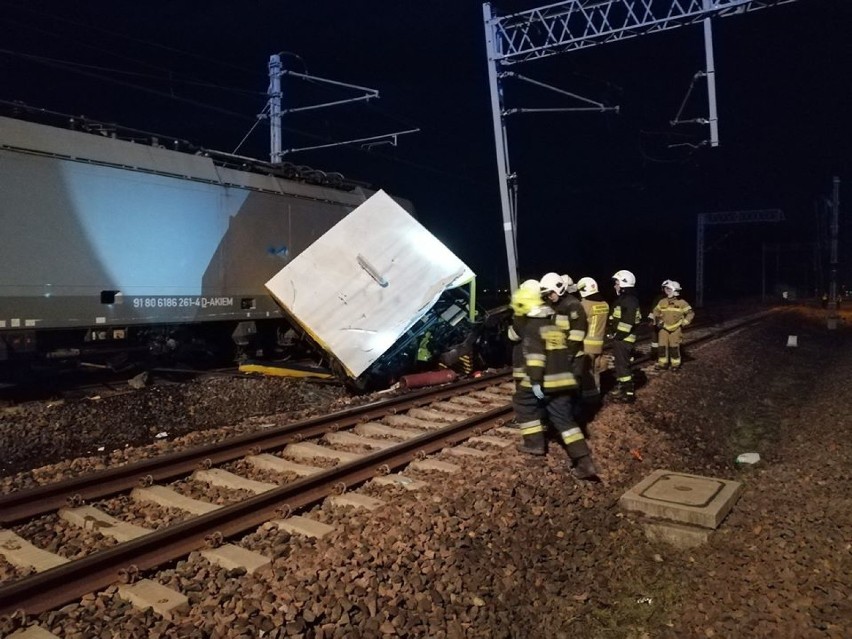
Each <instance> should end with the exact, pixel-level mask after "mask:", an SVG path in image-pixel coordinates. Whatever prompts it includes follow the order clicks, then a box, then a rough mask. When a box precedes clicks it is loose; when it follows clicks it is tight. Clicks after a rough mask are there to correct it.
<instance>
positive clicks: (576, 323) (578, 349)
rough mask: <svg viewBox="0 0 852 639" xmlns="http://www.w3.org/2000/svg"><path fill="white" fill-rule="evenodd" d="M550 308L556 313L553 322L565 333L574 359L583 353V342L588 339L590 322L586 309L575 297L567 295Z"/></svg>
mask: <svg viewBox="0 0 852 639" xmlns="http://www.w3.org/2000/svg"><path fill="white" fill-rule="evenodd" d="M550 307H551V308H552V309H553V312H554V313H555V315H554V318H553V321H554V323H555V324H556V326H558V327H559V328H561V329H562V330H563V331H565V337H566V338H567V340H568V346H567V348H568V351H569V353H570V354H571V356H572V357H575V356H577V355H579V354H581V353H582V352H583V340H584V339H586V331H587V330H588V328H589V322H588V319H587V317H586V309H584V308H583V305H582V304H581V303H580V300H578V299H577V298H576V297H574V296H573V295H571V294H570V293H569V294H566V295H563V296H562V297H561V298H559V301H558V302H556V303H555V304H551V305H550Z"/></svg>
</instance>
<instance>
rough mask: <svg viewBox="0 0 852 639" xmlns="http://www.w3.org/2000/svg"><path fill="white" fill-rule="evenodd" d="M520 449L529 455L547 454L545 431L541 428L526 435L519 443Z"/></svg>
mask: <svg viewBox="0 0 852 639" xmlns="http://www.w3.org/2000/svg"><path fill="white" fill-rule="evenodd" d="M518 450H519V451H520V452H522V453H526V454H527V455H537V456H541V455H545V454H547V448H546V447H545V437H544V431H541V430H540V431H539V432H537V433H532V434H530V435H524V437H523V439H522V440H521V443H520V444H518Z"/></svg>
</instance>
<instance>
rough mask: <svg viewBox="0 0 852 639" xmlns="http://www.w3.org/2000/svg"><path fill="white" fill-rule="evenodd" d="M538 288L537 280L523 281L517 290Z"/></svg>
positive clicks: (536, 289)
mask: <svg viewBox="0 0 852 639" xmlns="http://www.w3.org/2000/svg"><path fill="white" fill-rule="evenodd" d="M666 281H668V280H666ZM540 287H541V285H540V284H539V283H538V280H524V281H523V282H522V283H521V285H520V286H519V287H518V288H522V289H524V290H526V291H538V290H539V289H540Z"/></svg>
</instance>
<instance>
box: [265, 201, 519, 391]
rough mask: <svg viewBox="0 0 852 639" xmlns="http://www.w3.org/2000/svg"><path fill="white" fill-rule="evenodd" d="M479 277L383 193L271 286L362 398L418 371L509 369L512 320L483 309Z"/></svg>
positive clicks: (281, 274)
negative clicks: (505, 340)
mask: <svg viewBox="0 0 852 639" xmlns="http://www.w3.org/2000/svg"><path fill="white" fill-rule="evenodd" d="M475 282H476V276H475V274H474V272H473V271H472V270H471V269H470V268H469V267H468V266H467V265H466V264H465V263H464V262H462V261H461V260H460V259H459V258H458V257H456V256H455V255H454V254H453V253H452V252H451V251H450V250H449V249H448V248H447V247H446V246H444V245H443V244H442V243H441V242H440V241H438V239H437V238H435V237H434V236H433V235H432V234H431V233H429V231H428V230H426V229H425V228H424V227H423V226H422V225H421V224H419V223H418V222H417V221H416V220H415V219H414V218H413V217H412V216H411V215H409V214H408V213H407V212H406V211H405V210H404V209H403V208H402V207H401V206H400V205H399V204H398V203H397V202H396V201H394V199H393V198H391V197H390V196H389V195H387V194H386V193H385V192H384V191H381V190H380V191H378V192H377V193H375V194H374V195H373V196H372V197H370V198H369V199H368V200H367V201H366V202H364V203H363V204H362V205H360V206H359V207H358V208H357V209H355V210H354V211H353V212H352V213H350V214H349V215H347V216H346V217H345V218H344V219H342V220H341V221H340V222H338V223H337V224H336V225H335V226H334V227H332V228H331V229H330V230H329V231H327V232H326V233H325V234H324V235H323V236H322V237H321V238H319V239H318V240H317V241H316V242H314V243H313V244H312V245H311V246H310V247H308V248H307V249H306V250H305V251H303V252H302V253H301V254H300V255H299V256H298V257H297V258H295V259H294V260H293V261H292V262H290V263H289V264H288V265H287V266H285V267H284V268H283V269H282V270H281V271H280V272H279V273H277V274H276V275H275V276H274V277H273V278H272V279H271V280H269V281H268V282H267V283H266V287H267V289H268V290H269V292H270V293H271V294H272V296H273V297H274V298H275V299H276V300H277V301H278V303H279V304H280V305H281V307H282V308H283V309H284V310H285V312H286V313H287V314H288V315H289V316H290V317H291V318H292V319H293V321H294V323H296V324H298V326H299V327H300V328H301V329H302V330H303V331H304V332H305V333H306V334H307V335H309V336H310V338H311V339H312V340H313V342H314V343H316V344H317V346H318V347H319V348H320V349H321V350H322V351H324V352H325V353H327V354H328V356H329V358H330V360H331V362H332V369H333V370H334V371H335V372H336V373H337V374H338V376H340V377H342V378H343V379H344V380H345V381H346V382H347V383H348V384H349V385H350V386H351V387H354V388H356V389H358V390H369V389H375V388H383V387H386V386H388V385H390V384H392V383H394V382H395V381H396V380H397V379H399V377H401V376H402V375H404V374H406V373H410V372H412V371H416V370H419V369H420V370H428V369H434V368H439V367H443V368H451V369H454V370H457V371H458V372H460V373H470V372H472V371H473V370H474V369H475V368H483V367H487V366H490V365H492V364H498V363H500V360H502V355H501V353H502V351H503V349H502V348H501V346H500V335H501V333H502V332H503V331H502V324H503V322H504V320H505V314H504V313H496V314H490V313H486V312H484V311H483V310H482V309H481V308H478V307H477V305H476V303H475V290H476V289H475Z"/></svg>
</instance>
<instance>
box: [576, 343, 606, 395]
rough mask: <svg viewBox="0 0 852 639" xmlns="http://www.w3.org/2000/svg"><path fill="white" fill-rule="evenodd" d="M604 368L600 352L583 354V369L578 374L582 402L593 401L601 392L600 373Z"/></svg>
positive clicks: (603, 360) (604, 364) (604, 363)
mask: <svg viewBox="0 0 852 639" xmlns="http://www.w3.org/2000/svg"><path fill="white" fill-rule="evenodd" d="M604 370H606V360H605V359H604V358H603V354H602V353H586V354H585V355H583V369H582V372H581V375H580V389H581V394H582V400H583V401H584V402H595V401H597V400H598V399H599V398H600V394H601V373H602V372H603V371H604Z"/></svg>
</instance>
